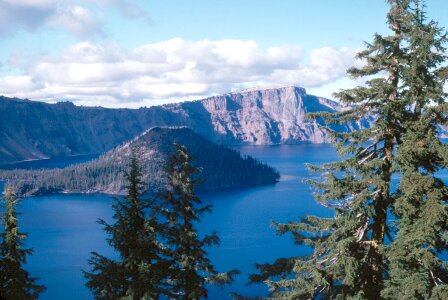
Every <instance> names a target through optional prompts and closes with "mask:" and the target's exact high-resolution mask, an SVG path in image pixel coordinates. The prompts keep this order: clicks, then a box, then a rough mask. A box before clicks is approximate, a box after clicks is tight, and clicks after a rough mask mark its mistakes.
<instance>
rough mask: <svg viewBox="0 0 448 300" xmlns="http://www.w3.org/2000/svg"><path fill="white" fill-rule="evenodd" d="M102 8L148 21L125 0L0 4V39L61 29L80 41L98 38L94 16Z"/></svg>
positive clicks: (9, 1)
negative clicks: (29, 32)
mask: <svg viewBox="0 0 448 300" xmlns="http://www.w3.org/2000/svg"><path fill="white" fill-rule="evenodd" d="M87 4H88V5H89V7H90V8H91V9H92V8H93V9H94V10H95V11H92V10H91V9H88V8H87ZM106 6H110V7H113V8H115V9H116V10H117V11H118V12H119V13H120V14H121V15H123V16H124V17H127V18H141V17H146V18H148V14H147V12H146V11H145V10H144V9H142V8H141V7H140V6H138V5H137V4H135V3H133V2H132V1H129V0H80V1H79V0H78V1H76V0H0V36H1V35H7V34H11V33H15V32H16V31H18V30H21V29H24V30H28V31H35V30H37V29H39V28H42V27H44V26H47V27H53V28H63V29H66V30H68V31H69V32H71V33H72V34H74V35H75V36H77V37H82V38H84V37H86V36H91V35H97V34H102V26H101V22H99V21H98V18H97V17H96V15H99V13H96V12H97V11H101V9H103V8H104V7H106Z"/></svg>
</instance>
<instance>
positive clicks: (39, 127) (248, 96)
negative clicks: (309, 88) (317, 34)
mask: <svg viewBox="0 0 448 300" xmlns="http://www.w3.org/2000/svg"><path fill="white" fill-rule="evenodd" d="M341 109H342V107H340V105H338V103H336V102H333V101H331V100H328V99H324V98H319V97H316V96H312V95H308V94H306V91H305V90H304V89H303V88H299V87H293V86H290V87H277V88H264V89H263V88H260V89H251V90H246V91H242V92H239V93H230V94H226V95H222V96H215V97H210V98H207V99H203V100H198V101H193V102H184V103H179V104H169V105H163V106H155V107H150V108H140V109H107V108H101V107H79V106H75V105H73V104H72V103H69V102H64V103H58V104H45V103H42V102H36V101H28V100H20V99H10V98H5V97H0V164H2V163H7V162H13V161H19V160H25V159H36V158H45V157H54V156H68V155H79V154H91V153H102V152H105V151H107V150H109V149H111V148H113V147H115V146H117V145H119V144H121V143H123V142H125V141H126V140H129V139H131V138H133V137H135V136H137V135H138V134H140V133H141V132H143V131H144V130H146V129H148V128H151V127H154V126H188V127H190V128H191V129H193V130H194V131H196V132H198V133H200V134H201V135H203V136H205V137H207V138H208V139H210V140H212V141H214V142H218V143H221V144H224V145H238V144H245V143H250V144H278V143H301V142H310V143H324V142H328V141H329V138H328V136H327V135H326V133H325V131H324V130H323V129H322V125H321V124H320V123H319V122H317V121H306V120H305V114H306V113H308V112H316V111H329V112H332V111H337V110H341ZM368 121H369V120H366V121H365V122H366V124H357V123H353V124H348V125H346V126H339V127H338V128H336V129H337V130H351V129H356V128H358V127H359V126H361V125H363V126H366V125H368V124H367V123H368Z"/></svg>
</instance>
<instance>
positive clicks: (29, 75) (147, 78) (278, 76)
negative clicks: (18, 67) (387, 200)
mask: <svg viewBox="0 0 448 300" xmlns="http://www.w3.org/2000/svg"><path fill="white" fill-rule="evenodd" d="M354 53H355V51H354V50H351V49H347V48H330V47H325V48H319V49H315V50H313V51H311V52H310V53H305V52H304V51H303V50H302V49H301V48H300V47H298V46H293V45H282V46H276V47H271V48H269V49H266V50H263V49H260V47H259V46H258V44H257V43H256V42H255V41H252V40H219V41H211V40H207V39H204V40H196V41H188V40H183V39H180V38H175V39H171V40H168V41H163V42H160V43H155V44H147V45H142V46H139V47H136V48H134V49H131V50H127V49H124V48H121V47H119V46H118V45H116V44H107V45H106V44H104V45H100V44H92V43H88V42H83V43H78V44H75V45H72V46H70V47H67V48H65V49H63V50H62V51H61V52H60V53H59V54H57V55H53V56H42V57H40V58H38V59H36V60H34V62H33V63H31V64H30V65H28V66H26V68H24V70H23V72H24V74H26V76H17V77H16V78H17V82H16V84H15V85H12V84H11V81H14V78H15V77H14V76H8V77H7V78H6V77H3V78H1V77H0V93H3V94H5V95H7V96H17V97H29V98H31V99H41V100H48V101H52V100H53V101H54V100H58V99H73V100H76V101H79V102H78V103H82V104H90V105H103V106H139V105H151V104H154V103H160V102H163V101H165V102H168V101H173V100H175V99H176V100H178V99H185V98H188V99H191V98H192V97H202V96H208V95H211V94H215V93H223V92H228V91H230V90H233V89H235V88H238V87H241V86H250V85H254V84H258V83H265V84H295V85H300V86H303V87H305V88H310V87H311V88H313V87H314V88H315V87H319V86H322V85H325V84H328V83H331V82H333V81H335V80H337V79H340V78H342V77H344V75H345V70H346V69H347V68H348V67H350V66H352V65H353V64H354V63H355V59H354Z"/></svg>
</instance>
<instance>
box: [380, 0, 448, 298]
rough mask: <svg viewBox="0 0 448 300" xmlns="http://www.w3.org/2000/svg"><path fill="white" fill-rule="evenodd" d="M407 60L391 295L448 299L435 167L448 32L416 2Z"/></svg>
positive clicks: (443, 194) (446, 213)
mask: <svg viewBox="0 0 448 300" xmlns="http://www.w3.org/2000/svg"><path fill="white" fill-rule="evenodd" d="M409 22H410V24H409V26H408V27H409V29H410V30H409V32H408V34H407V36H408V39H407V43H406V59H405V63H404V65H403V83H402V85H403V89H402V95H403V96H402V97H403V101H405V102H406V103H407V106H408V115H407V116H406V118H405V119H404V120H403V128H404V129H405V133H404V134H403V136H402V139H401V144H400V146H399V147H398V150H397V155H396V156H397V157H396V161H397V168H398V169H399V172H400V174H401V179H400V182H399V185H398V190H397V192H396V195H395V197H396V200H395V202H394V205H393V209H394V210H393V213H394V214H395V219H396V221H395V224H396V230H397V233H396V239H395V240H394V241H393V243H392V244H391V247H390V249H388V251H387V258H388V260H389V262H390V274H389V276H390V279H389V280H388V281H387V283H386V289H385V290H384V291H383V296H384V297H385V298H387V299H448V285H447V284H448V269H447V267H448V264H447V260H446V255H445V256H443V255H444V252H445V251H446V250H447V249H448V240H447V238H448V231H447V230H448V209H447V200H448V187H447V185H446V184H445V183H444V182H443V181H442V179H441V178H439V177H438V176H437V174H436V172H438V171H440V170H442V169H446V168H447V165H448V145H447V144H444V143H442V142H441V141H440V140H439V138H438V136H437V129H438V126H439V125H446V124H447V118H446V115H447V113H448V109H447V103H446V97H447V95H446V94H445V93H444V91H443V85H444V82H445V80H446V78H443V77H441V76H443V69H442V68H441V64H443V63H444V62H446V56H445V55H444V54H443V53H445V51H446V49H445V48H444V45H446V43H447V41H448V40H447V36H446V33H445V32H444V31H443V30H442V29H441V28H439V27H438V25H437V24H436V23H435V22H433V21H429V22H427V20H426V17H425V14H424V5H421V4H420V3H419V1H415V2H414V3H413V6H412V18H411V19H410V20H409Z"/></svg>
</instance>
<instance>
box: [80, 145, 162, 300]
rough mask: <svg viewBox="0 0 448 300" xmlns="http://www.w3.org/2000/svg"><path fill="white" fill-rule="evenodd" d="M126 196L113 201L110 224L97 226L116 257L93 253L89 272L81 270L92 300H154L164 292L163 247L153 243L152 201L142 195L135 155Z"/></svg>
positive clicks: (143, 189) (141, 182)
mask: <svg viewBox="0 0 448 300" xmlns="http://www.w3.org/2000/svg"><path fill="white" fill-rule="evenodd" d="M126 178H127V181H128V185H127V195H126V196H125V197H124V198H115V204H114V205H113V207H112V208H113V210H114V215H113V219H114V220H115V223H114V224H108V223H106V222H105V221H104V220H101V219H100V220H99V223H100V224H101V225H103V226H104V230H105V231H106V233H107V234H108V236H109V238H108V243H109V245H110V246H112V247H113V248H114V249H115V250H116V251H117V252H118V254H119V256H120V260H119V261H113V260H111V259H108V258H106V257H104V256H102V255H100V254H98V253H95V252H93V253H92V256H91V258H90V260H89V265H90V266H91V268H92V269H91V271H90V272H86V271H84V276H85V277H86V278H87V280H88V281H87V284H86V285H87V287H88V288H89V289H91V290H92V291H93V293H94V295H95V298H96V299H132V300H137V299H139V300H140V299H158V297H159V296H160V295H161V294H163V293H164V289H163V285H164V283H163V280H164V279H165V278H166V277H167V275H166V270H167V266H168V265H169V263H168V262H167V261H166V260H164V258H163V253H164V250H163V247H162V245H160V244H159V242H158V240H157V233H158V232H160V230H161V228H160V225H159V223H158V222H157V220H156V217H155V210H154V209H155V204H154V201H153V200H152V199H148V198H143V197H142V196H143V194H144V192H145V188H144V184H143V181H142V179H141V178H142V173H141V170H140V166H139V165H138V162H137V158H136V157H135V153H133V154H132V156H131V162H130V171H129V172H128V173H126Z"/></svg>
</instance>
